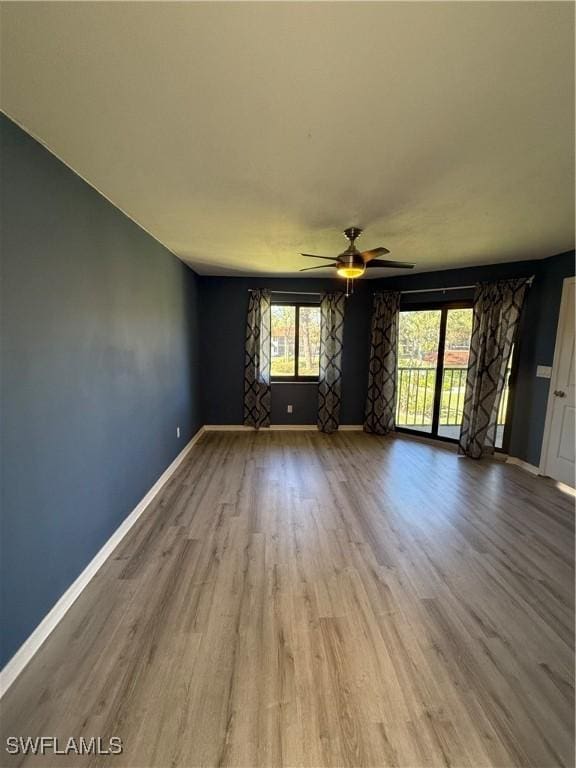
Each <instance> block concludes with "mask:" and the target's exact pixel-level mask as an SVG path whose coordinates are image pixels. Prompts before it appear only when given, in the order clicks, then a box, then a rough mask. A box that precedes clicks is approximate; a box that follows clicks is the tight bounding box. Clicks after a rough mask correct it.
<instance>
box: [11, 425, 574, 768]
mask: <svg viewBox="0 0 576 768" xmlns="http://www.w3.org/2000/svg"><path fill="white" fill-rule="evenodd" d="M573 505H574V500H573V499H572V498H571V497H570V496H566V495H564V494H562V493H561V492H560V491H558V490H556V489H555V488H554V486H553V484H552V483H551V482H550V481H546V480H543V479H540V478H535V477H532V476H531V475H529V474H527V473H525V472H523V471H522V470H521V469H518V468H516V467H512V466H507V465H504V464H502V463H500V462H492V461H483V462H474V461H470V460H468V459H462V458H459V457H457V455H456V454H455V453H454V452H453V451H452V450H450V449H447V448H445V447H443V446H441V445H439V446H438V447H436V446H431V445H428V444H424V443H420V442H417V441H415V440H411V439H409V438H378V437H374V436H368V435H364V434H362V433H354V432H343V433H339V434H336V435H332V436H325V435H321V434H318V433H315V432H299V433H290V432H268V433H267V432H260V433H250V432H238V433H232V432H225V433H208V434H207V435H205V436H204V437H203V438H202V439H201V440H200V441H199V442H198V444H197V445H196V446H195V447H194V448H193V449H192V451H191V453H190V455H189V458H188V459H187V460H186V462H185V463H184V464H183V465H182V466H181V468H180V469H179V471H178V473H177V474H176V475H175V476H174V477H173V478H172V480H171V481H170V483H169V484H168V485H167V486H166V487H165V489H164V492H163V493H162V494H161V495H160V496H159V497H157V499H156V501H155V502H154V503H153V504H152V505H151V507H150V508H149V509H148V510H147V512H146V513H145V514H144V515H143V517H142V518H141V519H140V521H139V523H138V524H137V526H136V527H135V528H134V529H133V530H132V531H131V532H130V534H129V535H128V537H127V538H126V539H125V540H124V542H123V543H122V544H121V546H120V547H119V549H118V550H117V551H116V552H115V554H114V555H113V557H112V558H111V559H110V560H109V561H108V562H107V563H106V564H105V566H104V567H103V568H102V570H101V571H100V572H99V574H98V575H97V577H96V578H95V579H94V580H93V581H92V582H91V584H90V585H89V587H88V588H87V589H86V591H85V592H84V593H83V594H82V596H81V597H80V598H79V599H78V601H77V602H76V603H75V605H74V606H73V608H72V609H71V610H70V612H69V613H68V614H67V616H66V617H65V619H64V620H63V622H62V623H61V624H60V625H59V627H58V628H57V629H56V631H55V632H54V633H53V634H52V636H51V637H50V638H49V640H48V641H47V643H46V644H45V645H44V647H43V648H42V649H41V650H40V652H39V653H38V654H37V656H36V657H35V658H34V660H33V661H32V662H31V664H30V665H29V666H28V668H27V669H26V670H25V671H24V672H23V674H22V675H21V677H20V678H19V679H18V680H17V681H16V683H15V684H14V686H13V687H12V688H11V689H10V691H9V692H8V694H7V695H6V697H5V698H4V700H3V727H2V731H3V736H4V737H5V736H6V735H23V736H34V735H40V734H41V735H50V736H53V735H55V736H60V738H61V739H64V738H67V737H69V736H75V737H79V736H82V735H84V736H87V737H89V736H93V735H96V736H102V737H105V738H108V737H110V736H119V737H121V738H122V739H123V742H124V753H123V754H122V755H120V756H115V757H107V758H100V759H99V760H96V759H94V758H86V757H84V758H79V757H76V756H74V757H68V758H62V757H56V758H55V757H52V758H48V757H45V758H39V757H34V758H28V759H27V760H26V761H25V764H26V765H30V766H34V765H37V766H40V765H42V766H44V765H62V766H78V765H91V766H92V765H106V766H132V767H134V768H136V767H138V768H143V767H144V766H154V767H155V768H156V767H160V766H219V765H229V766H244V767H245V768H248V767H250V766H411V767H415V766H469V767H470V768H478V767H479V766H498V767H502V768H503V767H504V766H533V767H534V768H543V767H544V766H572V765H573V764H574V753H573V738H574V708H573V693H574V688H573V682H574V657H573V647H574V616H573V604H574V593H573V585H574V571H573V554H574V551H573V550H574V512H573ZM2 750H4V745H2ZM3 760H4V763H5V764H7V765H16V764H20V763H21V762H22V760H21V758H12V759H10V758H8V756H7V755H6V754H4V756H3Z"/></svg>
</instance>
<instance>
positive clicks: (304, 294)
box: [248, 288, 322, 296]
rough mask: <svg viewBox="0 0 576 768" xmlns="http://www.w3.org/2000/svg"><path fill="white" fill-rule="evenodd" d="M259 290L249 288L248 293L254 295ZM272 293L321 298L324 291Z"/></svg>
mask: <svg viewBox="0 0 576 768" xmlns="http://www.w3.org/2000/svg"><path fill="white" fill-rule="evenodd" d="M257 290H260V289H258V288H248V293H253V292H254V291H257ZM263 290H265V289H263ZM270 293H277V294H290V295H292V296H320V294H321V293H322V291H270Z"/></svg>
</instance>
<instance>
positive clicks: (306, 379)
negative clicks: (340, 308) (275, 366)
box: [270, 301, 320, 384]
mask: <svg viewBox="0 0 576 768" xmlns="http://www.w3.org/2000/svg"><path fill="white" fill-rule="evenodd" d="M270 306H271V309H272V307H294V314H295V318H294V374H293V375H291V376H290V375H287V374H284V375H282V376H272V373H271V374H270V382H271V383H272V384H282V383H285V384H289V383H294V382H301V383H309V384H318V382H319V380H320V372H318V375H317V376H301V375H300V374H299V373H298V367H299V362H300V307H315V308H316V309H318V310H320V304H319V302H317V301H273V302H272V303H271V305H270ZM270 332H272V327H270ZM270 338H272V333H270ZM285 338H286V344H287V346H289V344H288V340H287V337H285ZM270 370H272V355H270Z"/></svg>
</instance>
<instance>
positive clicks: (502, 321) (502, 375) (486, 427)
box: [458, 278, 529, 459]
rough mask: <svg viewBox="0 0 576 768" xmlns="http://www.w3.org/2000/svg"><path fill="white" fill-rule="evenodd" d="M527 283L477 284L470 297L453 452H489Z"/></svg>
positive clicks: (526, 280)
mask: <svg viewBox="0 0 576 768" xmlns="http://www.w3.org/2000/svg"><path fill="white" fill-rule="evenodd" d="M528 283H529V278H520V279H516V280H499V281H497V282H495V283H479V284H478V285H477V286H476V292H475V295H474V310H473V320H472V338H471V339H470V359H469V362H468V373H467V376H466V392H465V395H464V415H463V418H462V429H461V431H460V441H459V448H458V451H459V453H461V454H464V455H465V456H469V457H470V458H472V459H479V458H481V457H482V456H484V455H486V454H492V453H494V444H495V441H496V428H497V426H498V410H499V408H500V400H501V398H502V393H503V391H504V385H505V381H506V370H507V368H508V363H509V360H510V353H511V351H512V345H513V344H514V339H515V336H516V331H517V330H518V324H519V320H520V313H521V311H522V305H523V304H524V297H525V294H526V288H527V286H528Z"/></svg>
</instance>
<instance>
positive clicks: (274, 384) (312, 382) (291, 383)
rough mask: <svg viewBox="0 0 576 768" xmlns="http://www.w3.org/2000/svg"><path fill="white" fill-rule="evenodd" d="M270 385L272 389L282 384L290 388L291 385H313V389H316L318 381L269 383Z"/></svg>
mask: <svg viewBox="0 0 576 768" xmlns="http://www.w3.org/2000/svg"><path fill="white" fill-rule="evenodd" d="M270 384H271V385H272V386H273V387H275V386H277V385H282V384H284V385H286V384H290V385H291V386H292V385H293V384H313V385H314V386H315V387H317V386H318V384H319V382H318V381H271V382H270Z"/></svg>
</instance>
